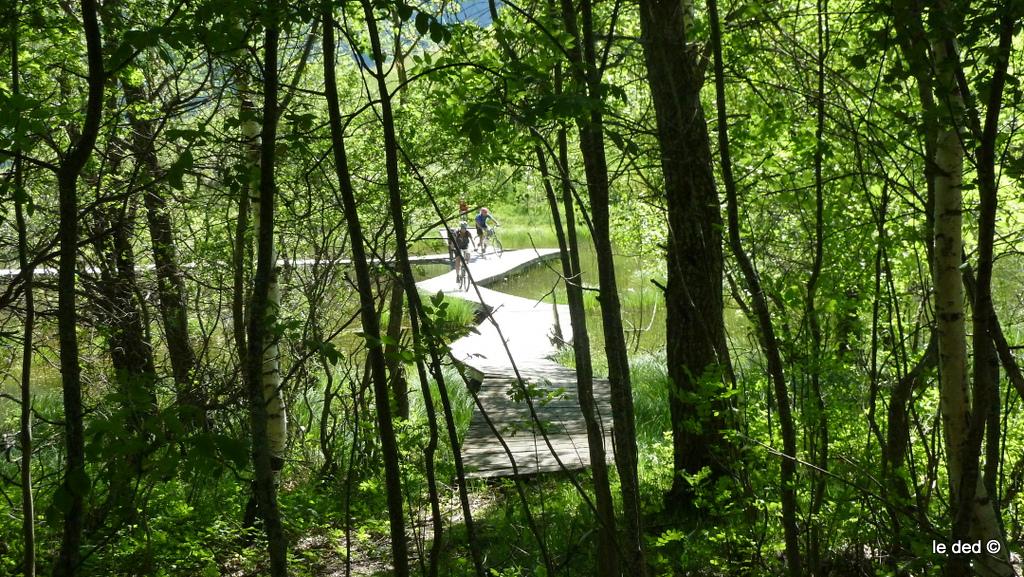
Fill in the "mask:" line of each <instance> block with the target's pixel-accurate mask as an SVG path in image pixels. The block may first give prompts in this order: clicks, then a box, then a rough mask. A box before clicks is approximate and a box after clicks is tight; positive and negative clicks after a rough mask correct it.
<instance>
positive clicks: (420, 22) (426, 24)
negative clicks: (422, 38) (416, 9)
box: [416, 12, 430, 34]
mask: <svg viewBox="0 0 1024 577" xmlns="http://www.w3.org/2000/svg"><path fill="white" fill-rule="evenodd" d="M429 29H430V16H427V15H426V14H424V13H423V12H420V13H418V14H416V31H417V32H419V33H420V34H426V33H427V30H429Z"/></svg>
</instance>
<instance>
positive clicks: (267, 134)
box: [246, 3, 288, 577]
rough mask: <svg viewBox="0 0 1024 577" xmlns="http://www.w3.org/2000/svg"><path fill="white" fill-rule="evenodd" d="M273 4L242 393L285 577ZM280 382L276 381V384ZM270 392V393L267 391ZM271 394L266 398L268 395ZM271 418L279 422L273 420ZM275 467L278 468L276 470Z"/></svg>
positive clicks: (265, 511) (263, 511) (263, 504)
mask: <svg viewBox="0 0 1024 577" xmlns="http://www.w3.org/2000/svg"><path fill="white" fill-rule="evenodd" d="M273 4H274V3H271V6H268V7H267V10H268V11H269V13H270V18H269V19H268V23H267V27H266V31H265V38H264V47H263V51H264V53H263V99H264V102H263V128H262V132H261V135H260V167H259V177H260V180H259V202H258V205H257V206H258V210H257V219H258V224H257V227H256V242H257V250H256V274H255V277H254V279H253V292H252V301H251V306H252V309H251V314H250V315H249V326H248V335H247V336H248V339H247V340H248V342H247V356H246V389H247V393H248V400H249V417H250V421H251V427H252V454H253V464H254V474H255V478H254V481H255V482H254V485H255V494H256V502H257V504H258V507H259V509H258V510H259V514H260V517H261V518H262V520H263V526H264V529H265V531H266V534H267V546H268V550H269V553H270V565H271V567H270V572H271V575H273V577H284V576H286V575H287V574H288V565H287V561H288V552H287V543H286V541H285V536H284V529H283V527H282V525H281V514H280V511H279V510H278V506H277V486H276V479H275V477H276V475H275V473H276V471H277V470H279V469H280V463H275V461H279V460H280V459H281V457H282V456H283V452H282V451H283V442H282V432H281V431H280V430H279V429H275V427H276V423H279V422H283V407H282V406H281V405H280V404H278V403H277V402H275V397H277V396H278V395H279V394H280V391H279V390H277V389H279V387H275V386H274V384H273V382H268V379H267V377H266V371H267V368H268V366H267V364H268V362H269V363H273V364H275V365H276V363H277V359H276V357H274V356H272V355H271V349H276V346H275V345H274V344H273V342H272V340H268V336H269V337H270V339H274V337H273V336H272V335H269V333H271V332H273V331H272V329H273V327H274V326H275V324H276V321H277V313H278V307H277V304H278V303H277V302H275V295H274V294H273V293H274V292H275V290H276V288H275V286H276V282H275V279H274V277H275V275H276V272H275V269H276V265H277V263H276V262H275V261H276V258H275V254H274V253H275V251H274V197H275V195H276V189H277V187H276V183H275V181H274V164H275V148H276V140H277V119H278V110H277V93H278V81H277V78H278V70H277V46H278V36H279V29H278V23H277V22H276V18H277V17H278V16H277V14H276V12H275V10H274V8H275V7H274V6H273ZM279 378H280V377H279V376H278V379H279ZM268 387H270V388H269V389H268ZM268 393H269V394H268ZM275 414H277V415H278V418H275ZM275 465H277V466H275Z"/></svg>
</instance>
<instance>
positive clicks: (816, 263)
mask: <svg viewBox="0 0 1024 577" xmlns="http://www.w3.org/2000/svg"><path fill="white" fill-rule="evenodd" d="M817 12H818V17H817V19H818V25H817V36H818V50H817V52H818V53H817V60H818V67H817V84H818V86H817V94H815V102H814V108H815V116H816V126H815V129H814V138H815V147H814V253H813V254H814V257H813V262H812V264H811V274H810V277H809V278H808V280H807V303H806V310H805V315H806V317H807V324H808V327H809V329H810V330H809V333H810V337H811V343H810V344H811V351H810V352H811V358H810V359H809V362H808V367H807V368H808V370H809V372H810V380H811V391H810V393H811V396H812V397H813V398H812V403H813V411H811V415H810V416H811V419H809V420H812V421H813V427H814V429H813V430H812V432H811V434H810V453H811V456H812V457H811V458H812V459H813V460H814V464H815V466H816V467H817V469H818V470H816V471H814V473H813V479H814V481H813V483H812V485H811V502H810V507H809V511H808V512H809V515H810V518H811V528H810V535H809V539H808V551H807V556H808V565H809V566H810V567H809V570H810V571H811V573H812V574H813V575H818V574H820V573H821V571H822V567H821V563H822V559H821V538H822V534H821V532H822V526H821V523H820V522H819V521H817V518H818V514H819V513H820V512H821V507H822V506H823V505H824V503H825V491H826V489H827V488H828V483H827V479H828V477H827V476H826V475H825V474H824V473H825V472H826V471H828V444H829V432H828V414H827V413H826V411H825V398H824V396H823V394H822V391H821V380H822V379H821V367H822V365H823V364H825V359H824V358H823V357H824V355H825V350H824V348H823V347H822V336H821V322H820V320H819V318H818V307H817V295H818V285H819V282H820V281H821V272H822V265H823V264H824V259H825V182H824V180H823V176H822V163H823V160H824V155H825V141H824V137H825V59H826V57H827V55H828V50H829V46H828V44H829V32H828V0H818V10H817Z"/></svg>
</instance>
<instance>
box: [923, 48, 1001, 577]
mask: <svg viewBox="0 0 1024 577" xmlns="http://www.w3.org/2000/svg"><path fill="white" fill-rule="evenodd" d="M933 53H934V57H935V65H936V70H937V71H939V72H938V78H937V83H936V86H937V87H938V88H939V89H941V90H942V93H940V94H939V95H938V96H939V99H940V100H942V101H944V102H946V104H947V106H948V110H950V111H953V114H954V115H955V114H956V113H955V111H963V100H962V95H961V93H959V90H958V89H957V88H956V86H955V83H954V81H953V78H952V73H951V67H950V61H951V58H953V54H952V53H950V44H949V43H947V42H945V41H942V40H937V41H935V42H934V43H933ZM956 118H957V117H955V116H952V115H951V116H950V117H948V118H945V119H943V120H942V121H941V122H940V123H939V129H938V133H937V137H936V156H935V166H936V169H937V170H936V176H935V267H934V275H935V316H936V325H937V332H938V337H939V380H940V397H939V401H940V409H941V413H942V421H943V425H944V439H945V446H946V462H947V469H948V472H949V484H950V504H951V509H952V518H953V532H952V539H953V540H957V539H964V540H967V539H975V538H976V539H981V540H985V541H987V540H989V539H994V540H997V541H998V542H999V543H1000V544H1002V536H1001V531H1000V529H999V524H998V519H997V517H996V512H995V509H994V506H993V503H992V501H991V499H990V496H989V495H988V492H987V490H986V487H985V484H984V480H983V477H982V475H981V471H980V465H979V456H980V452H981V443H982V438H983V436H984V430H985V426H984V422H985V420H986V418H987V413H988V410H989V408H990V406H991V403H993V402H997V401H996V399H997V397H996V398H995V399H993V398H992V396H991V391H992V388H994V381H993V380H992V378H993V375H992V374H990V373H991V372H992V371H993V370H994V372H995V378H996V379H997V375H998V360H997V358H996V356H995V348H994V345H993V343H992V337H991V335H990V334H989V332H988V326H989V316H988V315H985V314H984V313H982V314H980V315H978V314H976V315H975V316H974V324H975V333H976V334H975V336H976V337H980V338H976V339H975V342H974V344H975V367H976V368H975V383H974V397H975V398H974V407H973V414H974V416H973V417H972V406H971V405H972V403H971V399H970V397H969V395H968V388H969V384H968V364H967V337H966V334H967V333H966V326H965V312H964V285H963V281H962V278H961V263H962V261H961V251H962V247H963V242H964V241H963V232H962V229H963V216H962V212H963V198H962V197H963V195H962V187H963V171H964V149H963V148H962V145H961V136H959V134H958V133H957V130H956V126H955V122H956V120H955V119H956ZM985 197H986V195H984V194H983V195H982V218H981V220H980V226H981V230H980V231H979V241H980V242H981V243H982V244H984V243H985V240H984V238H985V236H986V235H991V232H992V230H993V229H992V228H991V225H990V224H986V222H985V220H986V218H987V217H986V216H985V212H986V211H994V208H995V205H994V201H995V199H994V198H987V199H986V198H985ZM986 203H991V204H987V205H986ZM991 217H992V220H991V223H994V212H992V213H991ZM986 226H987V228H988V230H987V232H986ZM989 242H991V241H990V240H989ZM990 250H991V248H990V247H989V249H988V251H989V252H988V255H987V257H985V256H983V257H982V258H981V259H980V260H979V262H984V260H986V259H987V260H989V262H988V263H987V266H988V267H989V269H988V282H987V283H986V284H987V286H988V287H990V286H991V285H990V279H991V277H990V274H991V269H990V266H991V262H990V258H991V252H990ZM980 287H981V283H979V289H980ZM989 298H990V295H989ZM976 307H977V308H976V311H981V312H984V311H986V306H985V304H984V297H979V296H976ZM978 331H981V332H980V333H979V332H978ZM996 395H997V394H996ZM975 569H976V570H977V571H979V572H980V574H981V575H985V576H990V575H991V576H1008V575H1013V569H1012V568H1011V566H1010V564H1009V558H1008V557H1007V551H1006V546H1005V545H1004V546H1002V549H1001V551H1000V554H998V555H989V554H987V553H984V552H983V553H982V554H981V555H980V557H979V559H978V565H977V566H976V568H975ZM971 571H972V570H971V564H970V562H969V560H968V559H967V558H964V557H963V555H950V558H949V559H948V561H947V564H946V574H947V575H950V576H957V577H958V576H967V575H970V574H971Z"/></svg>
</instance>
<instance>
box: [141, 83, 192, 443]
mask: <svg viewBox="0 0 1024 577" xmlns="http://www.w3.org/2000/svg"><path fill="white" fill-rule="evenodd" d="M123 89H124V95H125V102H126V103H127V104H128V105H129V106H128V109H129V111H131V110H132V108H131V105H132V104H142V103H143V102H145V101H146V97H145V95H144V93H143V89H142V88H141V87H137V86H131V85H130V84H129V83H128V82H127V81H125V82H124V83H123ZM129 121H130V124H131V127H132V132H133V135H132V139H131V143H130V145H131V148H132V153H133V154H134V155H135V156H136V158H137V159H138V160H137V161H138V162H139V163H140V164H141V173H142V175H143V182H144V183H145V184H146V190H145V192H144V193H143V204H144V206H145V208H146V221H147V224H148V225H149V239H150V245H151V250H152V254H153V264H154V265H155V267H156V278H157V295H158V296H159V310H160V318H161V320H162V321H163V328H164V338H165V340H166V343H167V353H168V355H167V356H168V358H169V359H170V362H171V373H172V374H173V375H174V384H175V390H176V391H177V396H178V403H179V405H180V406H181V407H182V408H185V409H187V410H189V411H192V412H194V413H195V414H194V415H190V416H189V417H190V418H194V419H196V420H197V421H198V422H200V423H201V422H205V420H206V418H205V405H206V404H207V401H206V399H205V398H204V395H203V393H202V391H201V385H200V383H198V382H197V378H196V377H197V374H196V369H197V365H196V356H195V352H194V351H193V349H192V345H191V343H190V342H189V331H188V309H187V305H186V301H185V281H184V277H183V275H182V271H181V268H180V267H179V266H178V257H177V251H176V244H175V239H174V225H173V222H172V220H171V213H170V209H169V208H168V206H167V198H166V196H165V190H164V188H163V187H162V186H160V185H158V184H157V183H156V182H155V180H156V179H157V178H159V176H160V162H159V159H158V158H157V154H156V149H155V144H154V143H155V139H156V134H155V132H156V131H155V128H154V126H153V121H152V120H150V119H147V118H144V117H142V116H140V115H138V114H135V113H132V112H129Z"/></svg>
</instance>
